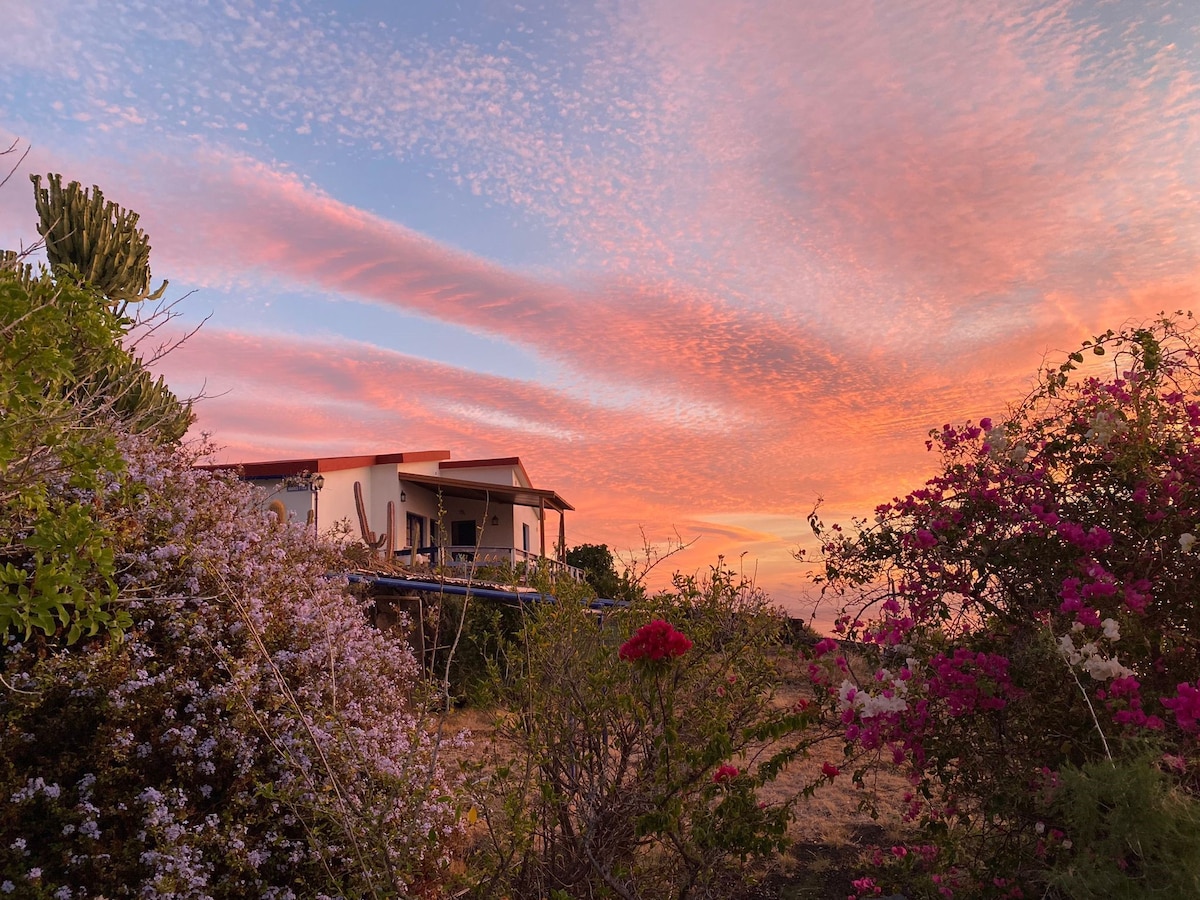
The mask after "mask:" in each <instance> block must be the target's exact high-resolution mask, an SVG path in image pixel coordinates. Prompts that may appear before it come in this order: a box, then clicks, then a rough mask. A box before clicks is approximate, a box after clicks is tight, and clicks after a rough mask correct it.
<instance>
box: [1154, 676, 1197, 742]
mask: <svg viewBox="0 0 1200 900" xmlns="http://www.w3.org/2000/svg"><path fill="white" fill-rule="evenodd" d="M1162 705H1163V706H1165V707H1166V708H1167V709H1169V710H1171V711H1172V712H1173V713H1175V722H1176V724H1177V725H1179V727H1180V729H1181V730H1183V731H1198V730H1200V685H1197V686H1195V687H1193V686H1192V685H1190V684H1188V683H1187V682H1186V681H1185V682H1182V683H1181V684H1180V685H1179V686H1178V687H1176V688H1175V696H1174V697H1167V698H1164V699H1163V701H1162Z"/></svg>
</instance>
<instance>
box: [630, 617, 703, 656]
mask: <svg viewBox="0 0 1200 900" xmlns="http://www.w3.org/2000/svg"><path fill="white" fill-rule="evenodd" d="M691 649H692V642H691V641H690V640H688V638H687V636H686V635H684V634H682V633H681V632H678V631H676V630H675V628H674V626H672V625H671V623H670V622H664V621H663V620H662V619H655V620H654V621H653V622H648V623H647V624H645V625H643V626H642V627H641V628H639V629H638V630H637V632H636V633H635V634H634V636H633V637H631V638H630V639H629V640H627V641H626V642H625V643H623V644H622V645H621V651H620V654H619V655H620V657H621V659H626V660H629V661H630V662H633V661H634V660H639V659H646V660H650V661H651V662H658V661H659V660H662V659H670V658H671V657H673V656H683V654H685V653H687V652H688V651H689V650H691Z"/></svg>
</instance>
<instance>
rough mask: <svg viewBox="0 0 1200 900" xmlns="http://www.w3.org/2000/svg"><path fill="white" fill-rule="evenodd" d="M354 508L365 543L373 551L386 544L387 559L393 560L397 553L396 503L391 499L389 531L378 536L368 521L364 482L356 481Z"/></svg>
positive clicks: (389, 505) (388, 520)
mask: <svg viewBox="0 0 1200 900" xmlns="http://www.w3.org/2000/svg"><path fill="white" fill-rule="evenodd" d="M354 508H355V510H357V512H358V527H359V530H360V531H361V532H362V539H363V543H365V544H366V545H367V546H368V547H370V548H371V552H372V553H378V552H379V551H380V550H381V549H383V548H384V545H386V550H385V551H384V552H385V553H386V554H387V555H386V556H385V557H384V558H385V559H388V560H391V559H392V558H393V557H394V556H395V555H396V504H395V503H393V502H392V501H391V500H389V501H388V505H387V531H385V532H384V533H383V534H381V535H379V536H378V537H376V536H375V532H374V531H372V530H371V526H370V523H369V522H368V521H367V506H366V504H365V503H364V502H363V495H362V482H361V481H356V482H354Z"/></svg>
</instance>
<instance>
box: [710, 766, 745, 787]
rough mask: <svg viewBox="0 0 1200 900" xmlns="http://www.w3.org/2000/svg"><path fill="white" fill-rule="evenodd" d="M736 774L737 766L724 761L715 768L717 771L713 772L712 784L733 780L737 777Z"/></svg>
mask: <svg viewBox="0 0 1200 900" xmlns="http://www.w3.org/2000/svg"><path fill="white" fill-rule="evenodd" d="M738 774H739V773H738V767H737V766H731V765H730V764H729V763H725V764H724V765H723V766H721V767H720V768H719V769H717V771H715V772H713V777H712V780H713V783H714V784H724V783H726V782H727V781H733V779H735V778H737V777H738Z"/></svg>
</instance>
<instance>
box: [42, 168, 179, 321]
mask: <svg viewBox="0 0 1200 900" xmlns="http://www.w3.org/2000/svg"><path fill="white" fill-rule="evenodd" d="M30 179H31V180H32V181H33V194H34V203H35V205H36V207H37V213H38V217H39V219H40V220H41V221H40V222H39V223H38V226H37V229H38V234H40V235H41V236H42V239H43V240H44V241H45V243H46V257H47V259H49V261H50V267H51V268H52V269H54V270H55V271H58V270H59V268H60V267H65V266H73V267H74V269H75V272H76V273H77V275H78V277H79V278H80V279H81V280H82V281H83V282H85V283H87V284H90V285H91V286H92V287H94V288H95V289H96V290H98V291H100V292H101V293H102V294H103V295H104V296H105V297H106V298H107V299H108V300H109V301H110V302H111V303H113V304H114V305H115V304H120V305H122V306H123V305H125V304H129V303H140V302H141V301H143V300H157V299H159V298H160V297H161V296H162V294H163V291H164V290H165V289H166V287H167V282H165V281H164V282H163V283H162V284H161V285H160V286H159V287H158V289H157V290H155V291H153V292H152V291H151V290H150V241H149V239H148V238H147V237H146V233H145V232H144V231H143V230H142V229H141V228H139V227H138V225H137V222H138V214H137V213H135V212H133V211H132V210H127V209H122V208H121V207H120V206H118V205H117V204H115V203H113V202H112V201H111V200H108V201H106V200H105V199H104V194H103V193H102V192H101V190H100V188H98V187H96V186H95V185H93V186H92V190H91V193H90V194H89V192H88V191H87V189H85V188H83V187H81V186H80V184H79V182H78V181H72V182H71V183H70V184H68V185H67V186H66V187H65V188H64V187H63V186H62V176H61V175H55V174H50V175H47V176H46V181H47V183H48V187H45V188H43V187H42V177H41V176H40V175H31V176H30Z"/></svg>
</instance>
